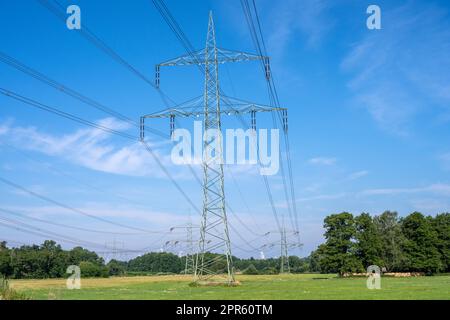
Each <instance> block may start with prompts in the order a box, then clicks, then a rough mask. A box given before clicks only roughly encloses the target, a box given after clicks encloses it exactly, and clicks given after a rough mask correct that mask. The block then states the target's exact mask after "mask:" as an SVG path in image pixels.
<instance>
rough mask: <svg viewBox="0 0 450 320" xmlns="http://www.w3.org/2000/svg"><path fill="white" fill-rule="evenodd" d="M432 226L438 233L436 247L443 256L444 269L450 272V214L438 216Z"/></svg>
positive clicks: (433, 220)
mask: <svg viewBox="0 0 450 320" xmlns="http://www.w3.org/2000/svg"><path fill="white" fill-rule="evenodd" d="M431 224H432V226H433V228H434V230H435V231H436V233H437V238H438V239H437V244H436V247H437V249H438V251H439V253H440V254H441V262H442V265H443V268H444V270H445V271H446V272H450V213H442V214H438V215H437V216H436V217H435V218H434V219H432V221H431Z"/></svg>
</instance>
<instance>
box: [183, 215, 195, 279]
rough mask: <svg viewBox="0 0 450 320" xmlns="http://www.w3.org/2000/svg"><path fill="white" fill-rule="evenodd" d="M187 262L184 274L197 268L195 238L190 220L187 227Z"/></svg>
mask: <svg viewBox="0 0 450 320" xmlns="http://www.w3.org/2000/svg"><path fill="white" fill-rule="evenodd" d="M186 235H187V239H186V243H187V250H186V263H185V267H184V274H188V273H190V272H193V271H194V270H195V260H194V247H193V241H194V240H193V238H192V223H191V222H190V221H189V224H188V227H187V228H186Z"/></svg>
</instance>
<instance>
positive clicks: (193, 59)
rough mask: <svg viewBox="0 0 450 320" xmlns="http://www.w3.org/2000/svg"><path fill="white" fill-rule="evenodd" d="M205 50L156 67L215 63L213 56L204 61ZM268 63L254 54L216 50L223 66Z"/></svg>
mask: <svg viewBox="0 0 450 320" xmlns="http://www.w3.org/2000/svg"><path fill="white" fill-rule="evenodd" d="M205 57H206V49H202V50H199V51H196V52H193V53H188V54H185V55H182V56H180V57H177V58H174V59H170V60H168V61H165V62H162V63H160V64H158V65H156V66H157V67H171V66H189V65H204V64H205V63H206V62H208V63H215V57H214V56H213V55H209V56H208V61H206V58H205ZM261 60H262V61H267V62H268V61H269V57H265V56H260V55H257V54H254V53H248V52H243V51H233V50H228V49H222V48H217V63H219V64H223V63H227V62H243V61H261Z"/></svg>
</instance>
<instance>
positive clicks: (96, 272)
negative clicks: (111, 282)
mask: <svg viewBox="0 0 450 320" xmlns="http://www.w3.org/2000/svg"><path fill="white" fill-rule="evenodd" d="M80 270H81V277H84V278H95V277H103V278H107V277H108V268H106V267H105V266H99V265H97V264H95V263H92V262H89V261H81V262H80Z"/></svg>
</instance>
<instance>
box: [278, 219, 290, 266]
mask: <svg viewBox="0 0 450 320" xmlns="http://www.w3.org/2000/svg"><path fill="white" fill-rule="evenodd" d="M280 263H281V265H280V273H290V272H291V268H290V266H289V253H288V242H287V235H286V227H285V225H284V217H283V226H282V229H281V254H280Z"/></svg>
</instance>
